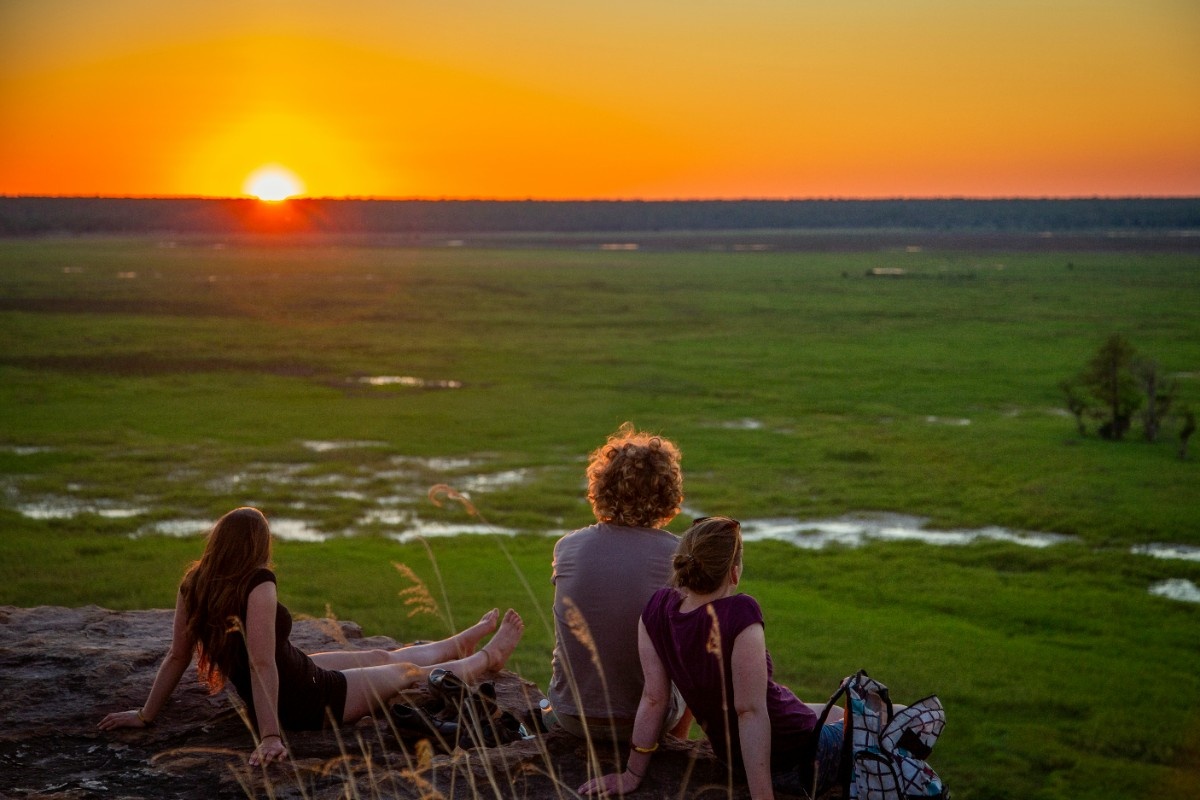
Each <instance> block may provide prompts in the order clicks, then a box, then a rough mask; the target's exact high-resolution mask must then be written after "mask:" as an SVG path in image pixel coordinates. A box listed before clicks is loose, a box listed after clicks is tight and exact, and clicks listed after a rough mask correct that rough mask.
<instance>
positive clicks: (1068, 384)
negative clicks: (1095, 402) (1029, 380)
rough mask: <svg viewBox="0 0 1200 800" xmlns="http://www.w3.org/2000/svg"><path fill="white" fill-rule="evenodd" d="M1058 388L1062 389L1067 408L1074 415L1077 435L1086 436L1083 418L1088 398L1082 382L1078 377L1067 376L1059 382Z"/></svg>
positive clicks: (1086, 409)
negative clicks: (1077, 430)
mask: <svg viewBox="0 0 1200 800" xmlns="http://www.w3.org/2000/svg"><path fill="white" fill-rule="evenodd" d="M1058 388H1059V389H1061V390H1062V393H1063V397H1064V399H1066V401H1067V410H1068V411H1070V412H1071V414H1072V415H1073V416H1074V417H1075V427H1077V428H1078V429H1079V435H1080V436H1087V428H1085V427H1084V425H1083V418H1084V417H1085V416H1086V415H1087V411H1088V398H1087V392H1086V391H1085V389H1084V386H1083V382H1082V381H1081V380H1080V379H1079V378H1068V379H1066V380H1064V381H1062V382H1060V383H1059V384H1058Z"/></svg>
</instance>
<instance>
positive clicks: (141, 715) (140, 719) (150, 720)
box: [134, 708, 154, 728]
mask: <svg viewBox="0 0 1200 800" xmlns="http://www.w3.org/2000/svg"><path fill="white" fill-rule="evenodd" d="M134 713H135V714H137V718H138V722H141V723H142V725H144V726H145V727H147V728H149V727H150V726H151V725H153V724H154V718H153V717H147V716H146V715H145V714H144V713H142V709H140V708H139V709H138V710H137V711H135V712H134Z"/></svg>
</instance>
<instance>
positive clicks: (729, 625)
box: [642, 588, 817, 768]
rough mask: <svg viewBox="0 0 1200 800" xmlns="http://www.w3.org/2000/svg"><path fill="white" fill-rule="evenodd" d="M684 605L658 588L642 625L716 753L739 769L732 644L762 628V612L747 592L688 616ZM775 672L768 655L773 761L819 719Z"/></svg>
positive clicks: (794, 747) (674, 593) (793, 748)
mask: <svg viewBox="0 0 1200 800" xmlns="http://www.w3.org/2000/svg"><path fill="white" fill-rule="evenodd" d="M682 603H683V595H682V594H681V593H680V592H679V590H677V589H671V588H668V589H660V590H659V591H658V592H656V593H655V594H654V596H653V597H651V598H650V602H648V603H647V604H646V608H645V610H644V611H643V612H642V621H643V622H644V623H645V625H646V632H647V634H649V636H650V641H651V642H652V643H653V644H654V649H655V651H656V652H657V653H658V657H659V659H661V660H662V663H663V666H664V668H665V669H666V672H667V676H668V677H669V678H670V679H671V681H672V682H673V683H674V684H675V686H676V687H678V689H679V693H680V694H681V695H683V699H684V700H685V701H686V702H687V705H688V708H690V709H691V711H692V713H693V714H694V715H695V716H696V722H697V723H698V724H699V725H700V727H701V728H703V729H704V733H705V734H706V735H707V736H708V739H709V741H710V742H711V743H712V748H713V752H714V753H715V754H716V755H717V757H718V758H720V759H722V760H723V761H725V762H726V763H732V764H734V765H736V766H738V767H739V768H740V767H741V763H742V749H741V741H740V738H739V736H738V726H737V712H736V711H735V709H734V705H733V643H734V640H735V639H737V637H738V634H739V633H741V632H742V631H743V630H745V629H746V628H747V627H749V626H751V625H755V624H757V625H762V624H763V615H762V609H761V608H759V605H758V601H756V600H755V599H754V598H753V597H751V596H750V595H748V594H735V595H731V596H730V597H723V598H721V599H719V600H714V601H713V602H711V603H709V604H708V605H706V606H701V607H700V608H697V609H695V610H694V611H688V612H681V611H680V610H679V607H680V605H681V604H682ZM710 609H711V611H710ZM714 617H715V622H716V624H717V631H715V632H714V631H713V622H714ZM773 673H774V665H773V664H772V663H771V655H770V653H767V715H768V717H769V718H770V720H771V761H772V762H773V763H774V762H779V761H782V760H784V759H786V758H788V757H789V756H790V755H794V754H795V753H796V752H797V751H799V750H801V749H802V748H803V747H804V746H805V745H806V744H807V742H808V740H809V737H810V735H811V733H812V730H813V728H814V727H816V723H817V715H816V713H815V712H813V710H812V709H811V708H809V707H808V706H807V705H805V704H804V703H802V702H801V701H800V699H799V698H797V697H796V695H795V694H793V693H792V691H791V690H790V689H788V688H787V687H786V686H783V685H781V684H778V683H776V682H775V681H774V680H773V679H772V675H773Z"/></svg>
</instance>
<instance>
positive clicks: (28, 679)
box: [0, 606, 748, 800]
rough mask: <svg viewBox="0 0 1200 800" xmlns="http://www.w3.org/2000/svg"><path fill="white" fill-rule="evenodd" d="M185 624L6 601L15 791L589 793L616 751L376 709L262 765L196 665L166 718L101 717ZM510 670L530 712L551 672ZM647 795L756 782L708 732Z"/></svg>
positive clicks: (507, 691)
mask: <svg viewBox="0 0 1200 800" xmlns="http://www.w3.org/2000/svg"><path fill="white" fill-rule="evenodd" d="M170 628H171V612H170V611H169V610H155V611H122V612H117V611H109V610H106V609H103V608H98V607H95V606H91V607H86V608H58V607H39V608H30V609H24V608H14V607H11V606H5V607H0V719H3V721H4V725H3V727H2V728H0V796H3V797H11V798H39V799H43V798H44V799H46V800H49V799H50V798H56V799H58V800H77V799H80V798H156V799H157V798H181V799H184V800H214V798H244V797H273V798H280V799H281V800H282V799H284V798H297V799H299V798H305V800H326V799H328V800H333V798H346V797H355V798H405V799H406V800H407V799H408V798H413V799H414V800H415V799H416V798H421V799H422V800H425V799H426V798H439V797H441V798H446V800H460V799H462V798H555V800H561V799H564V798H573V797H576V795H575V792H574V790H575V788H576V787H578V786H579V785H580V784H581V783H583V782H584V781H585V780H586V779H587V778H588V777H589V776H590V775H594V774H595V772H596V770H597V769H601V770H604V771H608V770H610V769H612V768H613V767H614V766H615V765H616V763H617V762H616V761H615V760H614V754H613V752H612V747H611V745H610V746H609V747H607V748H606V747H603V746H597V747H596V748H595V752H594V753H591V754H590V753H589V750H588V748H587V747H585V746H584V744H583V743H582V742H579V741H578V740H576V739H574V738H572V737H570V736H569V735H567V734H565V733H562V732H561V731H558V732H551V733H549V734H537V735H534V736H532V738H529V739H525V740H521V741H517V742H514V743H512V744H509V745H504V746H501V747H494V748H481V749H473V750H456V751H454V752H452V753H440V754H439V753H431V752H429V750H428V748H426V747H423V746H421V745H413V744H411V743H409V744H404V743H401V742H400V741H398V740H397V738H396V737H395V736H394V734H393V732H392V730H391V727H390V725H389V724H388V723H387V721H386V720H385V719H379V720H371V719H366V720H363V721H361V722H359V723H357V724H354V725H345V726H342V727H341V728H339V729H337V730H331V731H324V732H315V733H294V734H289V736H288V745H289V752H290V754H291V760H290V762H288V763H285V764H276V765H272V766H270V767H268V768H265V769H264V768H250V767H249V766H248V765H247V762H246V758H247V756H248V755H249V753H250V751H251V749H252V747H253V741H252V738H251V734H250V732H249V729H248V727H247V726H246V724H245V722H244V721H243V718H242V716H241V715H240V714H239V712H238V711H237V709H236V701H235V700H234V699H233V698H232V697H231V696H229V695H226V694H219V695H215V696H210V695H209V694H208V693H207V690H206V689H205V688H204V687H202V686H201V685H200V683H199V682H198V680H197V678H196V674H195V668H194V667H193V668H192V669H190V670H189V671H188V673H187V674H186V675H185V676H184V678H183V680H182V681H181V682H180V685H179V688H177V689H176V691H175V693H174V695H173V697H172V700H171V702H170V703H169V704H168V705H167V706H166V708H164V709H163V711H162V713H161V714H160V715H159V718H158V720H156V724H155V725H154V726H153V727H151V728H148V729H145V730H123V731H115V732H107V733H104V732H101V731H99V730H98V729H97V727H96V725H97V723H98V722H99V721H100V719H101V717H103V716H104V714H106V713H108V712H110V711H116V710H122V709H130V708H137V707H139V706H140V705H141V703H142V702H143V701H144V699H145V697H146V693H147V691H148V690H149V688H150V685H151V683H152V682H153V680H154V674H155V671H156V670H157V668H158V664H159V662H160V661H161V659H162V657H163V654H164V653H165V650H166V645H167V643H168V641H169V639H170ZM292 640H293V642H295V643H296V645H297V646H298V647H300V648H302V649H304V650H306V651H308V652H315V651H317V650H328V649H331V648H339V647H341V648H356V649H357V648H395V647H399V646H400V645H399V644H398V643H397V642H395V641H393V640H391V639H387V638H385V637H378V636H375V637H365V636H364V635H363V633H362V631H361V630H360V629H359V627H358V626H357V625H354V624H353V623H347V622H337V621H333V620H313V619H305V620H297V621H296V625H295V628H294V630H293V635H292ZM495 685H496V689H497V695H498V700H499V703H500V705H501V706H502V707H504V708H506V709H508V710H510V711H513V712H514V713H515V714H516V715H517V716H518V717H522V718H525V719H530V716H529V714H530V712H529V709H530V708H536V706H537V701H538V700H539V699H541V693H540V691H539V690H538V688H537V687H536V686H534V685H533V684H532V683H530V682H528V681H525V680H523V679H521V678H520V677H519V676H517V675H514V674H512V673H507V672H505V673H501V674H500V675H499V676H497V678H496V680H495ZM426 699H428V698H426ZM414 702H416V703H418V704H419V703H420V702H421V694H420V693H418V694H417V695H416V696H415V698H414ZM530 728H532V726H530ZM635 796H636V797H638V798H672V800H678V799H679V798H705V799H707V798H713V800H716V798H732V799H733V800H744V798H746V797H748V794H747V793H746V791H745V787H744V786H739V785H737V784H734V785H733V786H732V788H730V787H729V786H728V785H727V780H726V775H725V770H724V769H723V768H722V767H721V766H720V764H719V763H718V762H717V761H716V760H715V759H713V758H712V754H711V750H710V749H709V748H708V746H707V745H706V744H704V743H701V742H694V741H693V742H684V741H678V740H670V741H669V742H668V743H666V744H664V746H663V747H662V748H661V750H660V752H659V753H658V754H657V755H656V756H655V759H654V764H653V767H652V769H651V770H650V773H649V775H647V777H646V780H645V781H644V782H643V784H642V786H641V788H640V789H639V790H638V792H637V793H636V795H635Z"/></svg>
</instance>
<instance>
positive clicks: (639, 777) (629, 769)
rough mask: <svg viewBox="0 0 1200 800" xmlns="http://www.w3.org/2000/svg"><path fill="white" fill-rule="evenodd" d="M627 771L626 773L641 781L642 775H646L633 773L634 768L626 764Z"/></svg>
mask: <svg viewBox="0 0 1200 800" xmlns="http://www.w3.org/2000/svg"><path fill="white" fill-rule="evenodd" d="M625 771H626V772H628V773H629V774H630V775H632V776H633V777H635V778H637V779H638V780H639V781H640V780H641V779H642V775H644V774H645V773H640V774H639V773H637V772H634V771H633V767H631V766H629V765H628V764H626V765H625Z"/></svg>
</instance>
